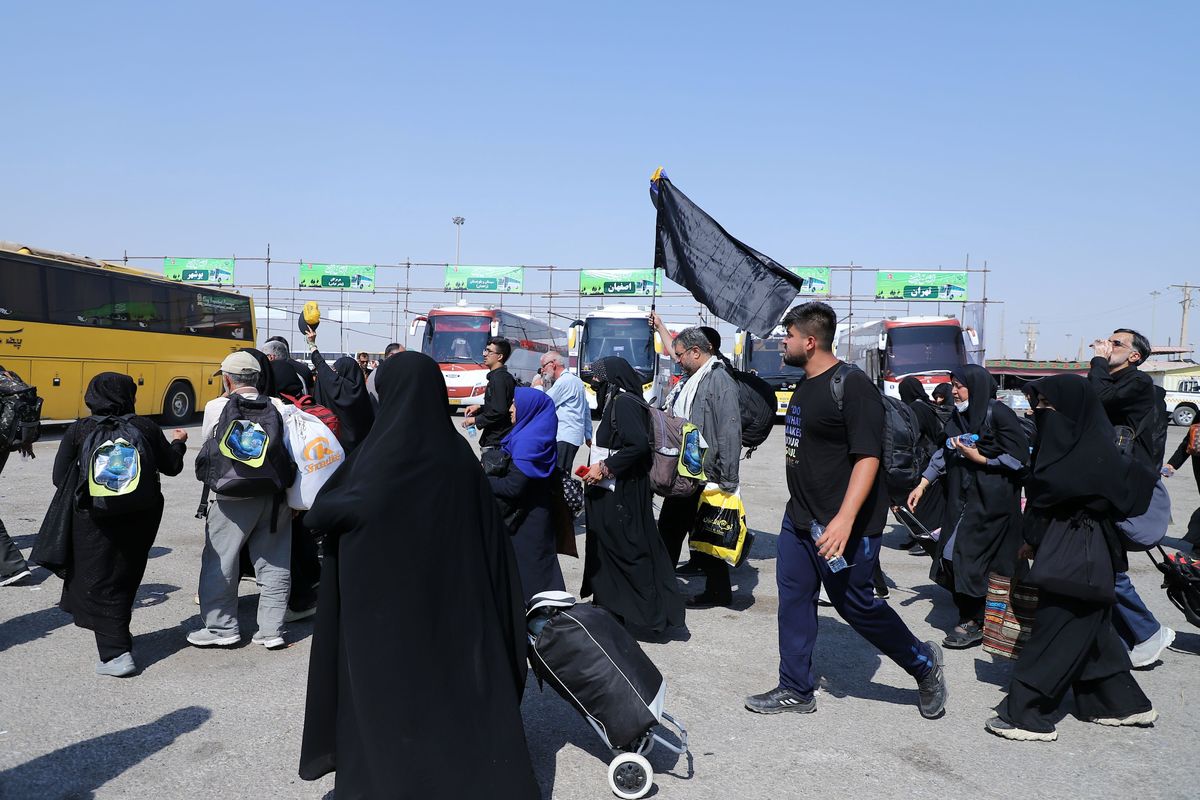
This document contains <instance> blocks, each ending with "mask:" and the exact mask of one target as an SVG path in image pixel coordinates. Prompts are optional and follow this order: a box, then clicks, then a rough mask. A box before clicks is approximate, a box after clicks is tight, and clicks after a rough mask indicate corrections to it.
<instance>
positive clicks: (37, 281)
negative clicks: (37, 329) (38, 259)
mask: <svg viewBox="0 0 1200 800" xmlns="http://www.w3.org/2000/svg"><path fill="white" fill-rule="evenodd" d="M42 271H43V270H42V268H41V267H40V266H38V265H36V264H28V263H26V262H24V261H17V260H16V259H13V260H11V261H10V260H8V259H0V285H3V286H4V293H3V295H2V296H0V320H8V319H19V320H24V321H26V322H45V321H46V293H45V291H44V290H43V287H42Z"/></svg>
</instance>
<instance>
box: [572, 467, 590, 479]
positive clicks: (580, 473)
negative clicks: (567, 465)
mask: <svg viewBox="0 0 1200 800" xmlns="http://www.w3.org/2000/svg"><path fill="white" fill-rule="evenodd" d="M589 469H591V468H590V467H579V468H578V469H576V470H575V476H576V477H578V478H582V477H583V476H584V475H587V474H588V470H589Z"/></svg>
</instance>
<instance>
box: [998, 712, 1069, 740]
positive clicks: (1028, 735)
mask: <svg viewBox="0 0 1200 800" xmlns="http://www.w3.org/2000/svg"><path fill="white" fill-rule="evenodd" d="M983 727H984V728H986V729H987V731H988V733H994V734H996V735H997V736H999V737H1001V738H1003V739H1011V740H1012V741H1014V742H1053V741H1054V740H1055V739H1057V738H1058V731H1056V730H1052V731H1050V732H1049V733H1042V732H1040V731H1027V730H1025V729H1024V728H1018V727H1017V726H1016V725H1013V724H1012V723H1010V722H1005V721H1004V720H1002V719H1000V718H999V717H992V718H991V719H989V720H988V721H987V722H985V723H983Z"/></svg>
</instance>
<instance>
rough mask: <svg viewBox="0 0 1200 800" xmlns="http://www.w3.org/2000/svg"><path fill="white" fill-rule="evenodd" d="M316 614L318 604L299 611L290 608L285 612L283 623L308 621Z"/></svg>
mask: <svg viewBox="0 0 1200 800" xmlns="http://www.w3.org/2000/svg"><path fill="white" fill-rule="evenodd" d="M316 613H317V604H316V603H313V604H312V605H311V606H309V607H308V608H302V609H300V610H298V611H293V610H292V609H290V608H289V609H288V610H287V611H285V612H283V621H284V622H299V621H300V620H302V619H308V618H309V617H311V616H313V615H314V614H316Z"/></svg>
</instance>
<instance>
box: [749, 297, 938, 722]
mask: <svg viewBox="0 0 1200 800" xmlns="http://www.w3.org/2000/svg"><path fill="white" fill-rule="evenodd" d="M783 327H784V329H785V330H786V332H787V333H786V336H785V338H784V357H783V360H784V363H786V364H788V365H790V366H794V367H802V368H803V369H804V374H805V377H804V379H803V380H801V382H800V384H799V385H798V386H797V387H796V391H795V392H794V393H793V394H792V401H791V404H790V405H789V406H788V412H787V418H786V426H785V429H784V436H785V439H784V458H785V462H786V472H787V484H788V492H789V494H790V499H789V501H788V505H787V510H786V511H785V512H784V516H783V525H782V528H781V531H780V534H779V552H778V556H777V560H776V581H777V583H778V586H779V685H778V686H777V687H776V688H774V689H771V690H770V691H768V692H764V693H763V694H756V695H751V696H750V697H747V698H746V708H747V709H749V710H750V711H754V712H757V713H759V714H776V713H779V712H783V711H798V712H802V713H807V712H812V711H816V710H817V704H816V700H815V699H814V698H813V689H814V676H813V671H812V653H813V646H814V645H815V644H816V640H817V593H818V591H819V590H820V588H821V586H822V585H824V587H825V591H826V593H827V594H828V595H829V600H830V601H831V602H832V604H833V607H834V608H835V609H836V610H837V612H838V613H839V614H840V615H841V616H842V618H843V619H845V620H846V622H848V623H850V626H851V627H852V628H854V630H856V631H858V632H859V634H861V635H862V637H863V638H865V639H866V640H867V641H869V642H870V643H871V644H873V645H874V646H875V647H876V648H878V649H879V650H880V652H882V653H883V654H884V655H886V656H888V657H889V658H891V659H892V660H893V661H895V662H896V664H897V665H899V666H900V667H901V668H902V669H903V670H904V671H905V672H907V673H908V674H909V675H912V676H913V677H914V678H916V680H917V690H918V694H919V702H918V706H919V707H920V709H921V715H922V716H924V717H927V718H930V719H932V718H934V717H938V716H940V715H941V714H942V712H943V710H944V709H945V706H946V679H945V676H944V674H943V672H942V667H941V663H942V651H941V648H940V647H938V645H936V644H935V643H933V642H924V643H922V642H920V641H918V640H917V638H916V637H915V636H913V635H912V632H911V631H909V629H908V627H907V626H906V625H905V624H904V622H903V620H901V619H900V617H899V616H898V615H897V614H896V612H895V611H893V610H892V609H891V607H890V606H888V604H887V603H886V602H885V601H883V600H880V599H878V598H876V597H875V594H874V590H873V585H872V577H873V575H874V572H875V567H876V564H877V563H878V560H879V546H880V540H881V539H882V538H883V525H884V518H885V515H886V514H887V509H888V498H887V494H886V492H885V490H884V486H883V480H882V476H881V475H880V474H879V464H880V456H881V454H882V452H883V422H884V409H883V399H882V398H881V396H880V394H879V390H878V389H877V388H876V387H875V386H873V385H872V384H871V381H870V380H869V379H868V378H867V376H866V375H865V374H863V372H862V371H861V370H857V369H853V368H846V367H844V366H843V365H842V363H841V362H840V361H838V360H837V358H836V357H835V356H834V355H833V334H834V331H835V329H836V327H837V315H836V314H835V313H834V311H833V309H832V308H830V307H829V306H828V305H826V304H825V303H805V304H804V305H801V306H796V307H795V308H793V309H792V310H791V311H789V312H788V313H787V316H785V317H784V318H783ZM835 381H836V382H838V383H839V385H838V386H837V387H836V388H837V391H836V392H835V391H834V389H835V387H834V385H832V384H833V383H834V382H835ZM839 559H844V561H845V562H848V566H845V567H844V568H842V569H837V567H838V564H837V561H838V560H839Z"/></svg>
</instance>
